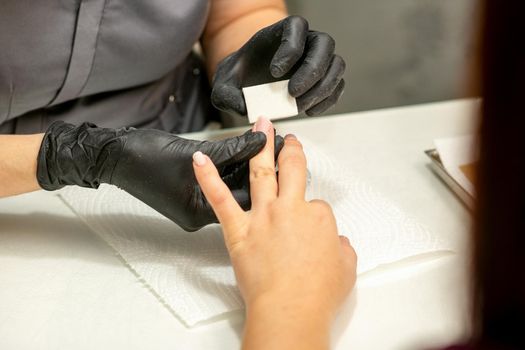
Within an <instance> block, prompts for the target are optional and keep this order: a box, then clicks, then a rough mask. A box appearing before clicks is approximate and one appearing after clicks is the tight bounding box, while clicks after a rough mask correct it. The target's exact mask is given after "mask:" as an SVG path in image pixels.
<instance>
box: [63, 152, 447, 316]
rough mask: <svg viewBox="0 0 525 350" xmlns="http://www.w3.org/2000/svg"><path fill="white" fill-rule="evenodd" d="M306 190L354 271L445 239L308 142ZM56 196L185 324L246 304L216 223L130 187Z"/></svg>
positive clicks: (74, 191)
mask: <svg viewBox="0 0 525 350" xmlns="http://www.w3.org/2000/svg"><path fill="white" fill-rule="evenodd" d="M305 152H306V154H307V159H308V169H309V171H310V174H311V178H310V182H309V186H308V193H307V197H308V198H309V199H311V198H322V199H324V200H326V201H328V202H329V203H330V204H332V206H333V209H334V213H335V216H336V218H337V221H338V226H339V232H340V233H341V234H345V235H347V236H348V237H349V238H350V241H351V242H352V244H353V246H354V248H355V250H356V251H357V254H358V256H359V260H358V273H362V272H365V271H367V270H370V269H373V268H374V267H376V266H378V265H381V264H386V263H390V262H394V261H398V260H400V259H403V258H407V257H409V256H414V255H418V254H422V253H428V252H432V251H436V250H444V249H447V248H448V247H447V246H446V245H445V244H444V243H443V242H441V241H439V240H438V239H437V238H436V237H435V236H433V235H432V234H431V233H430V232H429V231H427V230H426V229H425V228H424V227H422V226H421V225H420V224H418V223H417V222H415V221H414V220H412V219H410V218H408V217H407V216H406V215H405V214H404V213H402V212H401V211H400V210H399V209H398V208H397V207H396V206H394V205H393V204H391V203H390V202H389V201H388V200H387V199H385V198H384V197H383V196H382V195H381V194H379V193H377V192H376V191H374V190H373V189H372V188H371V187H370V186H369V185H367V184H366V183H365V182H364V181H362V180H359V179H358V178H357V176H356V175H355V174H353V173H351V172H349V171H348V170H345V169H344V168H342V167H341V166H339V165H337V164H335V162H334V161H333V160H331V159H329V158H328V157H327V156H326V155H324V154H322V153H321V152H319V151H318V150H316V149H315V147H313V146H311V145H310V144H309V143H307V142H306V143H305ZM60 196H61V198H62V199H63V200H64V201H65V202H66V203H67V204H69V206H70V207H71V208H72V209H73V210H74V211H75V212H76V213H77V214H78V215H79V216H80V217H81V218H82V219H83V220H84V221H85V222H86V223H87V224H88V225H89V226H90V227H91V228H92V230H93V231H94V232H96V233H97V234H99V235H100V236H101V237H102V238H103V239H104V240H105V241H106V242H107V243H108V244H109V245H111V246H112V247H113V248H114V249H115V250H116V251H117V252H118V254H120V255H121V257H122V258H123V260H124V261H125V262H126V264H127V265H128V267H129V268H130V269H131V270H132V271H133V272H134V273H136V274H137V275H138V276H139V278H140V279H141V280H142V281H143V282H144V283H145V284H146V285H147V286H148V287H149V288H150V289H151V291H152V292H153V293H154V294H155V295H156V296H157V297H158V298H159V300H160V301H161V302H163V303H164V304H165V305H166V306H167V307H168V308H169V309H170V310H172V312H173V313H174V314H175V315H177V316H178V317H179V318H180V319H181V320H182V321H183V322H184V323H185V324H186V325H188V326H193V325H195V324H197V323H199V322H201V321H205V320H209V319H211V318H214V317H217V316H219V315H221V314H224V313H226V312H229V311H234V310H238V309H240V308H242V307H243V303H242V299H241V297H240V295H239V292H238V290H237V288H236V283H235V276H234V274H233V270H232V269H231V266H230V264H229V259H228V254H227V252H226V248H225V247H224V241H223V239H222V234H221V231H220V226H218V225H211V226H208V227H206V228H204V229H202V230H200V231H198V232H193V233H187V232H184V231H183V230H182V229H180V228H179V227H178V226H176V225H175V224H173V223H172V222H170V221H169V220H167V219H165V218H164V217H162V216H161V215H160V214H158V213H157V212H156V211H154V210H153V209H151V208H149V207H148V206H146V205H144V204H142V203H141V202H140V201H138V200H136V199H135V198H133V197H132V196H130V195H128V194H127V193H125V192H123V191H121V190H119V189H117V188H115V187H113V186H108V185H103V186H101V187H100V189H99V190H91V189H83V188H75V187H72V188H66V189H64V190H62V191H60Z"/></svg>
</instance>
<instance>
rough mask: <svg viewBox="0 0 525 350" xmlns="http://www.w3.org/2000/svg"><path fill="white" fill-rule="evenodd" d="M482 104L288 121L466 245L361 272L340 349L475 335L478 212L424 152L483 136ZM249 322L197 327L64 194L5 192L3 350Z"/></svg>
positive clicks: (159, 345)
mask: <svg viewBox="0 0 525 350" xmlns="http://www.w3.org/2000/svg"><path fill="white" fill-rule="evenodd" d="M475 110H476V102H475V101H472V100H463V101H451V102H443V103H435V104H427V105H421V106H414V107H405V108H394V109H385V110H378V111H371V112H365V113H354V114H345V115H339V116H334V117H322V118H313V119H301V120H294V121H283V122H279V123H277V125H278V126H277V129H278V131H279V132H280V133H282V134H285V133H294V134H296V135H298V136H299V137H301V136H305V137H308V138H309V139H310V140H312V141H314V142H316V144H318V145H319V146H320V147H321V149H323V150H324V151H325V152H327V153H331V154H332V155H333V156H334V157H336V158H337V159H339V160H340V161H341V162H342V163H344V164H345V165H346V166H348V167H350V168H352V169H353V170H354V171H357V172H359V173H360V174H361V175H362V176H363V177H365V178H367V179H368V180H369V182H370V183H371V184H372V185H373V186H374V187H376V188H377V189H378V190H379V191H381V192H382V193H384V194H385V195H386V196H387V197H389V198H390V199H391V200H392V201H393V202H395V203H396V204H397V205H399V206H400V207H401V208H402V209H404V210H405V211H406V212H408V213H409V215H411V216H412V217H414V218H415V219H417V220H419V221H420V222H421V223H423V224H424V225H426V226H427V227H428V228H429V229H430V230H431V231H432V232H433V233H434V234H436V235H439V236H440V237H442V238H443V239H446V240H447V241H448V242H450V243H451V244H452V245H453V246H454V247H455V249H456V251H457V254H444V253H442V254H436V255H435V256H433V257H427V258H426V259H424V260H421V259H409V260H407V261H404V262H400V263H396V264H392V265H389V266H385V267H382V268H379V269H376V270H374V271H371V272H369V273H365V274H364V275H361V276H359V278H358V282H357V287H356V289H355V290H354V292H353V294H352V295H351V297H350V298H349V300H348V302H347V303H346V305H345V306H344V309H343V312H342V313H341V316H340V317H339V319H338V320H337V323H336V325H335V327H334V332H333V333H334V334H333V339H334V340H333V343H334V347H335V348H337V349H354V350H357V349H366V350H373V349H412V348H413V349H418V348H419V349H422V348H428V347H429V346H436V345H438V346H439V345H443V344H447V343H448V342H453V341H457V340H458V339H461V338H462V337H464V336H465V334H467V324H468V303H467V297H466V278H465V266H466V263H465V260H466V256H467V250H466V248H465V247H466V243H467V242H468V233H469V227H470V221H469V220H470V219H469V218H470V215H469V212H468V210H467V209H466V208H465V207H464V206H463V205H462V204H461V203H460V202H459V201H458V200H457V199H456V197H455V196H454V195H453V194H452V193H451V192H450V191H449V190H448V189H447V188H446V187H445V185H444V184H443V183H442V182H441V181H440V180H439V179H438V178H437V177H436V176H435V175H434V174H433V173H432V172H431V170H430V169H429V168H428V166H427V165H428V160H427V159H426V157H425V155H424V154H423V150H425V149H428V148H431V147H432V146H433V144H432V141H433V139H434V138H438V137H446V136H454V135H463V134H468V133H472V132H473V130H475V124H474V123H475V120H476V119H475ZM230 133H232V131H213V132H207V133H199V134H193V135H191V136H192V137H195V138H216V137H223V136H225V135H228V134H230ZM1 186H4V184H1ZM242 326H243V315H242V313H241V312H237V313H233V314H231V315H230V316H229V317H227V318H226V319H222V320H219V321H216V322H210V323H209V324H206V325H203V326H200V327H197V328H193V329H187V328H185V327H184V326H183V325H182V324H181V323H180V322H179V321H178V320H177V319H176V318H175V317H174V316H173V315H172V314H171V313H170V312H169V311H168V310H167V309H166V308H165V307H164V306H163V305H161V304H160V303H159V302H158V301H157V299H156V298H155V297H154V296H153V295H152V293H151V292H150V291H149V290H147V289H146V288H145V287H144V286H143V284H142V283H141V282H140V281H139V280H138V278H137V277H136V276H135V275H133V274H132V273H131V272H129V270H128V269H127V268H126V267H125V266H124V265H123V263H122V261H121V260H120V259H119V258H118V257H117V256H116V255H115V253H114V252H113V251H111V250H110V249H109V248H108V247H107V246H106V245H105V244H104V243H103V242H102V241H101V240H100V239H99V238H97V236H96V235H94V234H93V233H92V232H90V231H89V229H88V228H87V227H86V226H85V225H84V224H83V223H82V222H81V221H80V220H79V219H78V218H76V217H75V215H74V214H73V213H72V212H71V211H70V210H69V208H68V207H67V206H66V205H64V204H63V203H62V202H61V201H60V200H59V199H58V198H57V197H56V196H54V195H53V194H51V193H46V192H35V193H30V194H26V195H21V196H17V197H13V198H7V199H2V200H0V348H1V349H78V350H80V349H126V350H130V349H234V348H238V347H239V344H240V337H241V332H242Z"/></svg>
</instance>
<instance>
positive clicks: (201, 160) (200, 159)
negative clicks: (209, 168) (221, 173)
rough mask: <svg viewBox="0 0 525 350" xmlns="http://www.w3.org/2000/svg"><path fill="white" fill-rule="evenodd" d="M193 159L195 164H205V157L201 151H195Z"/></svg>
mask: <svg viewBox="0 0 525 350" xmlns="http://www.w3.org/2000/svg"><path fill="white" fill-rule="evenodd" d="M193 161H194V162H195V164H197V166H203V165H204V164H206V157H205V156H204V154H202V152H200V151H197V152H195V153H193Z"/></svg>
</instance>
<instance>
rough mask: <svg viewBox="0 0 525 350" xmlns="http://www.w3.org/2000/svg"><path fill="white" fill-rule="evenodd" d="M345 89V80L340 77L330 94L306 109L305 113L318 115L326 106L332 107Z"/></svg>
mask: <svg viewBox="0 0 525 350" xmlns="http://www.w3.org/2000/svg"><path fill="white" fill-rule="evenodd" d="M344 90H345V81H344V79H342V80H341V81H340V82H339V85H337V87H336V88H335V90H334V92H333V93H332V95H330V96H328V97H327V98H325V99H324V100H323V101H321V102H319V103H318V104H316V105H315V106H313V107H312V108H310V109H307V110H306V114H307V115H309V116H314V115H319V114H321V113H324V112H325V111H326V110H327V109H328V108H330V107H332V106H333V105H335V104H336V103H337V100H339V98H340V97H341V95H342V94H343V92H344Z"/></svg>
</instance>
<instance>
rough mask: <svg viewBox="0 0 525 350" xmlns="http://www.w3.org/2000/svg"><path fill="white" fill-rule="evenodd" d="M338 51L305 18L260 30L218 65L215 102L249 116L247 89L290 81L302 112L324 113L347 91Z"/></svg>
mask: <svg viewBox="0 0 525 350" xmlns="http://www.w3.org/2000/svg"><path fill="white" fill-rule="evenodd" d="M334 50H335V41H334V39H333V38H332V37H331V36H330V35H328V34H326V33H322V32H317V31H313V30H309V29H308V22H307V21H306V20H305V19H304V18H302V17H299V16H290V17H287V18H285V19H283V20H281V21H279V22H277V23H275V24H273V25H271V26H269V27H266V28H263V29H261V30H260V31H258V32H257V33H256V34H255V35H254V36H253V37H252V38H251V39H250V40H248V42H247V43H246V44H244V46H243V47H241V48H240V49H239V50H238V51H236V52H234V53H232V54H231V55H230V56H228V57H226V58H225V59H224V60H222V61H221V62H220V63H219V65H218V67H217V71H216V73H215V76H214V79H213V90H212V103H213V104H214V105H215V107H217V108H218V109H221V110H223V111H227V112H234V113H237V114H240V115H244V116H245V115H246V104H245V102H244V97H243V94H242V88H243V87H247V86H252V85H259V84H264V83H270V82H274V81H278V80H285V79H290V83H289V85H288V91H289V92H290V95H292V96H293V97H295V98H296V99H297V107H298V108H299V112H303V111H306V114H307V115H317V114H321V113H323V112H324V111H326V110H327V109H328V108H330V107H331V106H333V105H334V104H335V103H336V102H337V100H338V99H339V97H341V95H342V93H343V90H344V87H345V82H344V80H343V74H344V72H345V61H344V60H343V59H342V58H341V57H340V56H338V55H335V54H334Z"/></svg>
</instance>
